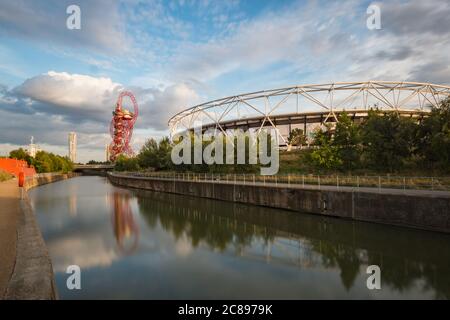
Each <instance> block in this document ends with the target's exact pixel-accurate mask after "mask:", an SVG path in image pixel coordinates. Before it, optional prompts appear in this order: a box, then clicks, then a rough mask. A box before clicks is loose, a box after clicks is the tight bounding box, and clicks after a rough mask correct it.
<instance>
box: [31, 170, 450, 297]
mask: <svg viewBox="0 0 450 320" xmlns="http://www.w3.org/2000/svg"><path fill="white" fill-rule="evenodd" d="M29 194H30V198H31V201H32V205H33V207H34V209H35V211H36V214H37V217H38V222H39V225H40V227H41V230H42V233H43V236H44V239H45V241H46V244H47V247H48V249H49V251H50V255H51V258H52V262H53V268H54V271H55V277H56V283H57V287H58V291H59V295H60V298H62V299H78V298H83V299H84V298H87V299H94V298H113V299H115V298H118V299H197V298H204V299H216V298H225V299H227V298H247V299H250V298H252V299H260V298H273V299H304V298H319V299H322V298H324V299H332V298H344V299H349V298H350V299H353V298H360V299H380V298H406V299H410V298H445V299H448V298H450V272H449V271H450V270H449V269H450V236H449V235H444V234H437V233H431V232H422V231H416V230H409V229H404V228H397V227H389V226H382V225H377V224H369V223H355V222H350V221H345V220H340V219H333V218H323V217H318V216H313V215H308V214H298V213H291V212H287V211H282V210H275V209H268V208H262V207H255V206H247V205H240V204H233V203H227V202H221V201H213V200H206V199H199V198H192V197H185V196H178V195H170V194H163V193H155V192H146V191H145V192H144V191H137V190H127V189H122V188H117V187H114V186H112V185H111V184H110V183H109V182H108V181H107V180H106V179H105V178H102V177H79V178H74V179H70V180H66V181H61V182H57V183H53V184H48V185H44V186H41V187H39V188H35V189H33V190H31V191H30V193H29ZM371 264H377V265H379V266H380V268H381V286H382V289H381V290H368V289H367V287H366V279H367V277H368V275H367V274H366V268H367V265H371ZM69 265H79V266H80V267H81V271H82V274H81V286H82V289H81V290H78V291H77V290H73V291H69V290H68V289H67V288H66V279H67V277H68V274H66V273H65V271H66V268H67V266H69Z"/></svg>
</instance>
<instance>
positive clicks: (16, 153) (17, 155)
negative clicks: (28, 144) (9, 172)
mask: <svg viewBox="0 0 450 320" xmlns="http://www.w3.org/2000/svg"><path fill="white" fill-rule="evenodd" d="M9 157H10V158H12V159H17V160H25V161H26V162H27V163H28V165H33V157H31V156H30V155H28V153H27V152H26V151H25V150H24V149H22V148H19V149H16V150H12V151H11V152H10V153H9Z"/></svg>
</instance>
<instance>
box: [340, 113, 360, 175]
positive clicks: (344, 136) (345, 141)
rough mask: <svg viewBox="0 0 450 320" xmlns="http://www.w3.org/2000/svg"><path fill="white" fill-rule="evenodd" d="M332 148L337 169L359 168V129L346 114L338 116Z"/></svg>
mask: <svg viewBox="0 0 450 320" xmlns="http://www.w3.org/2000/svg"><path fill="white" fill-rule="evenodd" d="M333 146H334V147H335V148H336V150H337V159H338V160H336V162H337V163H338V166H339V169H341V170H353V169H356V168H358V167H359V166H360V155H361V149H362V146H361V128H360V126H359V125H358V124H356V123H355V122H354V121H352V119H350V117H349V116H348V115H347V114H346V113H342V114H341V115H340V116H339V122H338V123H337V124H336V130H335V133H334V139H333Z"/></svg>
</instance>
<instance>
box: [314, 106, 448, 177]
mask: <svg viewBox="0 0 450 320" xmlns="http://www.w3.org/2000/svg"><path fill="white" fill-rule="evenodd" d="M338 120H339V121H338V122H337V123H336V126H335V128H334V129H332V127H331V126H327V125H326V128H325V130H317V131H316V132H315V134H314V141H313V148H312V150H311V151H310V153H309V155H308V156H307V157H306V159H307V161H309V162H310V164H312V165H313V166H314V167H315V168H316V169H322V170H323V169H325V170H339V171H352V170H355V169H366V170H373V171H379V172H390V173H391V172H397V171H400V170H405V169H406V170H408V169H410V170H417V169H420V170H432V171H438V172H449V169H450V100H446V101H444V102H442V104H441V106H440V107H439V108H432V110H431V112H430V114H429V115H427V116H425V117H423V118H422V119H414V118H412V117H402V116H400V115H399V114H398V113H395V112H389V113H382V112H381V111H379V110H370V111H369V114H368V117H367V118H366V119H364V120H363V121H362V122H360V123H356V122H354V121H352V119H351V118H350V117H349V116H348V115H347V114H346V113H343V114H341V115H340V116H339V118H338Z"/></svg>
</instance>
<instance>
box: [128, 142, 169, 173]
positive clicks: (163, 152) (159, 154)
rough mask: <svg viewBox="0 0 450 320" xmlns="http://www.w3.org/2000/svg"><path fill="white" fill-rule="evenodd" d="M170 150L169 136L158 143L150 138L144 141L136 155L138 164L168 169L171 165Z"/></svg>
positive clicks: (143, 166) (156, 168)
mask: <svg viewBox="0 0 450 320" xmlns="http://www.w3.org/2000/svg"><path fill="white" fill-rule="evenodd" d="M171 151H172V144H171V143H170V140H169V138H167V137H164V138H163V139H162V140H161V141H159V143H158V142H156V140H155V139H153V138H151V139H149V140H147V141H146V142H145V144H144V146H143V147H142V149H141V151H140V153H139V155H138V156H137V159H138V163H139V166H140V167H141V168H153V169H155V170H169V169H171V167H172V161H171V158H170V154H171Z"/></svg>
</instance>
